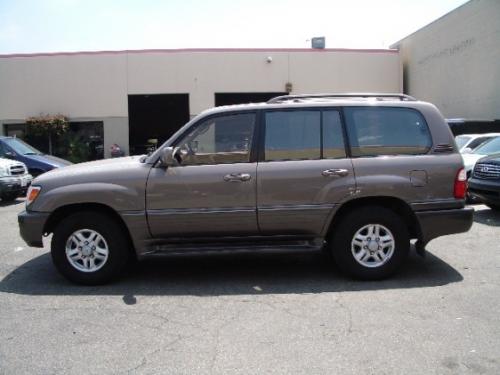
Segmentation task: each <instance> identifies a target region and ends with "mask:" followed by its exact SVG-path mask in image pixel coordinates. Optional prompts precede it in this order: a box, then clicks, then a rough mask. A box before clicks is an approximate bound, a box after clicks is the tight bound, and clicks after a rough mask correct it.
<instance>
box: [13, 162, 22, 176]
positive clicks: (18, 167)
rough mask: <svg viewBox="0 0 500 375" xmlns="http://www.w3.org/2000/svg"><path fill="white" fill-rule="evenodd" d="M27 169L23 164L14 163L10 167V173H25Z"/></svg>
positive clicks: (16, 174) (17, 174) (14, 174)
mask: <svg viewBox="0 0 500 375" xmlns="http://www.w3.org/2000/svg"><path fill="white" fill-rule="evenodd" d="M25 172H26V171H25V169H24V167H23V166H22V165H20V164H19V165H13V166H11V167H10V175H11V176H20V175H23V174H24V173H25Z"/></svg>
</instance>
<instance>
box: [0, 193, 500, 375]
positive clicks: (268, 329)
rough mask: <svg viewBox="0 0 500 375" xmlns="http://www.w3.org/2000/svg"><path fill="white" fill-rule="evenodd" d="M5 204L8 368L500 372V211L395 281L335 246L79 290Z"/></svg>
mask: <svg viewBox="0 0 500 375" xmlns="http://www.w3.org/2000/svg"><path fill="white" fill-rule="evenodd" d="M23 206H24V204H23V202H22V200H18V201H17V202H16V203H15V204H2V203H1V202H0V228H1V230H0V233H1V242H0V373H2V374H14V373H16V374H22V373H26V374H28V373H29V374H40V373H42V374H48V373H51V374H53V373H64V374H77V373H78V374H107V373H113V374H114V373H118V374H120V373H123V374H124V373H144V374H152V373H175V374H209V373H214V374H225V373H228V374H229V373H241V374H268V373H276V374H282V373H289V374H336V373H337V374H366V373H369V374H403V373H411V374H414V373H421V374H457V373H471V374H483V373H484V374H498V373H500V318H499V312H500V292H499V289H500V288H499V287H500V214H499V213H494V212H493V211H491V210H490V209H488V208H487V207H485V206H476V212H475V219H474V220H475V222H474V225H473V227H472V229H471V231H470V232H468V233H464V234H459V235H453V236H447V237H442V238H439V239H437V240H434V241H432V242H431V243H430V244H429V245H428V246H427V250H428V255H427V257H426V258H425V259H423V258H421V257H418V256H416V255H414V254H412V256H411V257H410V259H409V261H408V262H407V264H406V265H405V267H404V269H403V270H402V271H401V272H400V273H399V274H398V275H397V276H396V277H394V278H392V279H390V280H386V281H382V282H357V281H352V280H349V279H347V278H345V277H344V276H342V275H341V274H340V273H339V272H338V271H337V270H335V269H332V267H331V266H330V265H329V264H328V262H326V261H325V258H324V256H323V255H322V254H318V253H301V254H286V255H283V254H280V255H276V254H274V255H269V254H239V255H238V254H233V255H220V256H210V257H208V256H189V257H171V258H165V259H162V260H159V261H148V262H146V263H141V264H139V265H138V266H137V267H136V268H135V269H133V270H131V271H130V272H129V274H128V275H127V276H126V277H125V278H123V279H122V280H121V281H118V282H116V283H114V284H112V285H107V286H103V287H79V286H75V285H72V284H70V283H68V282H67V281H66V280H64V279H63V278H62V277H60V276H59V275H58V274H57V273H56V271H55V269H54V267H53V266H52V263H51V260H50V255H49V253H48V246H47V245H48V244H47V245H46V247H45V248H44V249H34V248H28V247H26V245H25V244H24V242H23V241H22V240H21V238H20V237H19V234H18V227H17V218H16V215H17V213H18V212H19V211H21V210H22V209H23Z"/></svg>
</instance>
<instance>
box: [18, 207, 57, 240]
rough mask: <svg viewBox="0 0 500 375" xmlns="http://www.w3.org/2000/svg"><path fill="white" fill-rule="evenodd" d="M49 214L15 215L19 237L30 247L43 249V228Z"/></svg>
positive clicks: (24, 212)
mask: <svg viewBox="0 0 500 375" xmlns="http://www.w3.org/2000/svg"><path fill="white" fill-rule="evenodd" d="M49 215H50V213H45V212H33V211H31V212H28V211H23V212H21V213H20V214H19V215H17V221H18V223H19V232H20V233H21V237H22V239H23V240H24V242H26V243H27V244H28V246H32V247H43V241H42V237H43V228H44V227H45V223H46V222H47V219H48V218H49Z"/></svg>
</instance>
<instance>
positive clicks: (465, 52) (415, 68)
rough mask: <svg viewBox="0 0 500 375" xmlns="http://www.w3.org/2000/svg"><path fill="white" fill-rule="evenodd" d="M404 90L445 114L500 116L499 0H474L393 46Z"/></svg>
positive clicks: (446, 115) (448, 115) (473, 117)
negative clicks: (398, 53)
mask: <svg viewBox="0 0 500 375" xmlns="http://www.w3.org/2000/svg"><path fill="white" fill-rule="evenodd" d="M391 47H393V48H399V49H400V51H401V56H402V59H403V65H404V78H405V92H406V93H408V94H410V95H412V96H415V97H416V98H418V99H422V100H427V101H430V102H432V103H434V104H436V105H437V106H438V107H439V109H440V110H441V111H442V112H443V114H444V116H445V117H448V118H467V119H484V120H493V119H500V67H499V61H500V1H499V0H472V1H469V2H468V3H466V4H464V5H462V6H461V7H459V8H457V9H455V10H454V11H452V12H450V13H448V14H447V15H445V16H443V17H441V18H440V19H438V20H436V21H434V22H433V23H431V24H430V25H428V26H426V27H424V28H422V29H420V30H418V31H417V32H415V33H414V34H412V35H410V36H408V37H406V38H405V39H403V40H401V41H399V42H398V43H396V44H394V45H393V46H391Z"/></svg>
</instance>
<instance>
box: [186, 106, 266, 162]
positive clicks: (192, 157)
mask: <svg viewBox="0 0 500 375" xmlns="http://www.w3.org/2000/svg"><path fill="white" fill-rule="evenodd" d="M255 118H256V116H255V113H241V114H230V115H222V116H217V117H212V118H209V119H207V120H205V121H203V122H202V123H201V124H199V125H198V126H195V127H194V128H193V130H191V132H189V134H187V135H185V136H184V137H183V138H182V139H181V140H180V141H178V142H177V146H179V147H180V148H181V150H182V153H183V155H184V156H183V158H182V165H201V164H232V163H246V162H249V161H250V150H251V148H252V139H253V134H254V128H255Z"/></svg>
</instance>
